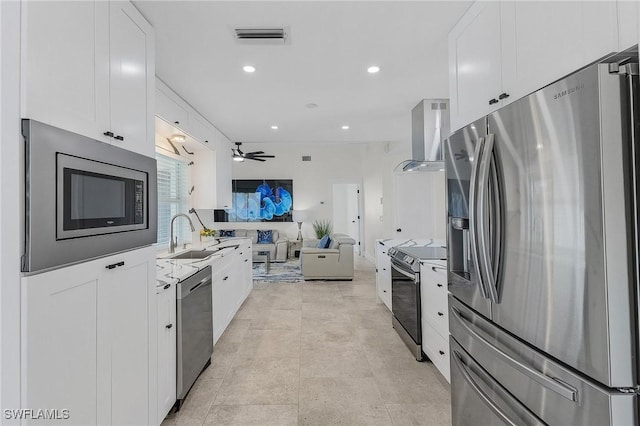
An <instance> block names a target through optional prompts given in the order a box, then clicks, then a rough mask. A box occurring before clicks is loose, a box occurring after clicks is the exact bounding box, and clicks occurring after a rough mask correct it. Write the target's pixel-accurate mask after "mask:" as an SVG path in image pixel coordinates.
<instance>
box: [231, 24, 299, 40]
mask: <svg viewBox="0 0 640 426" xmlns="http://www.w3.org/2000/svg"><path fill="white" fill-rule="evenodd" d="M235 33H236V40H237V41H238V42H239V43H249V44H289V31H288V29H287V28H283V27H280V28H236V29H235Z"/></svg>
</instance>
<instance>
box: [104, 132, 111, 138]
mask: <svg viewBox="0 0 640 426" xmlns="http://www.w3.org/2000/svg"><path fill="white" fill-rule="evenodd" d="M103 135H105V136H109V137H110V138H112V137H113V132H109V131H107V132H104V133H103Z"/></svg>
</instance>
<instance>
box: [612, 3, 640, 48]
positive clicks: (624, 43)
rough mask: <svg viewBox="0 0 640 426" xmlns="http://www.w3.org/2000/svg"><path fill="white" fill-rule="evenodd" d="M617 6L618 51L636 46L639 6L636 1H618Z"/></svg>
mask: <svg viewBox="0 0 640 426" xmlns="http://www.w3.org/2000/svg"><path fill="white" fill-rule="evenodd" d="M617 5H618V46H619V49H620V50H625V49H628V48H629V47H631V46H633V45H636V44H638V40H639V39H640V34H639V33H638V23H639V22H640V5H638V2H636V1H619V2H618V3H617Z"/></svg>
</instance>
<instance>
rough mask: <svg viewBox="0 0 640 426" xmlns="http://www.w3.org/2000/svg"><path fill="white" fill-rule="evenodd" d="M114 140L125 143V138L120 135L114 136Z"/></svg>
mask: <svg viewBox="0 0 640 426" xmlns="http://www.w3.org/2000/svg"><path fill="white" fill-rule="evenodd" d="M113 138H114V139H117V140H119V141H123V140H124V136H120V135H118V136H114V137H113Z"/></svg>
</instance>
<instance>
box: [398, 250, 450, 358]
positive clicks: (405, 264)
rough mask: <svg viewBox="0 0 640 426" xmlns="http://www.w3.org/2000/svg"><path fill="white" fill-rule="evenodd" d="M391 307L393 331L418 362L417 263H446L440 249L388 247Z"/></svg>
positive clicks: (419, 324) (420, 333)
mask: <svg viewBox="0 0 640 426" xmlns="http://www.w3.org/2000/svg"><path fill="white" fill-rule="evenodd" d="M388 255H389V257H391V307H392V310H393V318H392V323H393V328H395V329H396V331H397V332H398V335H400V337H401V338H402V340H403V341H404V343H405V344H406V345H407V347H408V348H409V349H410V350H411V353H412V354H413V355H414V356H415V357H416V359H417V360H418V361H422V360H423V359H424V354H423V353H422V322H421V321H422V318H421V314H420V312H421V306H420V260H428V259H446V255H447V252H446V249H445V248H444V247H435V246H432V247H425V246H413V247H392V248H390V249H389V251H388Z"/></svg>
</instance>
